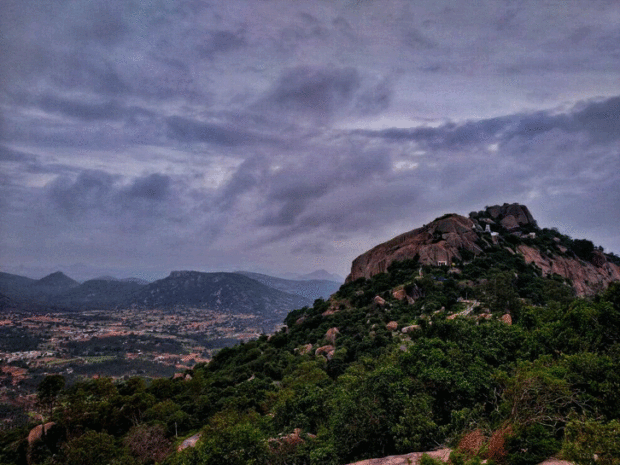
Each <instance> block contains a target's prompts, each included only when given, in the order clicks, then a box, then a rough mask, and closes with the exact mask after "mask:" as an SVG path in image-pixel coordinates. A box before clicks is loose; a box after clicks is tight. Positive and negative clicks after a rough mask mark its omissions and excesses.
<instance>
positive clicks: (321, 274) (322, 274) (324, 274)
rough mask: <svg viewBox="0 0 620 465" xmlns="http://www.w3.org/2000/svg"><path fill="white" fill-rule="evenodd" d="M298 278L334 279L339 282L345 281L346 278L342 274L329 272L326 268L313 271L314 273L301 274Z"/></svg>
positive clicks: (306, 279)
mask: <svg viewBox="0 0 620 465" xmlns="http://www.w3.org/2000/svg"><path fill="white" fill-rule="evenodd" d="M298 279H300V280H305V281H308V280H321V281H334V282H337V283H339V284H342V283H344V278H343V277H342V276H338V275H337V274H332V273H329V272H328V271H326V270H317V271H313V272H312V273H308V274H304V275H301V276H299V278H298Z"/></svg>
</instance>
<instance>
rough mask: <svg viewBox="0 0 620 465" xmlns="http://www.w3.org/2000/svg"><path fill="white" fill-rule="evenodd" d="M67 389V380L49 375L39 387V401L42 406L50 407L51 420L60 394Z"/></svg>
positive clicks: (60, 376) (59, 376)
mask: <svg viewBox="0 0 620 465" xmlns="http://www.w3.org/2000/svg"><path fill="white" fill-rule="evenodd" d="M64 387H65V378H64V377H63V376H62V375H48V376H46V377H45V378H43V381H41V382H40V383H39V386H37V400H38V402H39V404H41V405H42V406H47V407H49V410H50V418H51V416H52V413H53V411H54V405H55V403H56V399H57V398H58V394H60V391H62V389H63V388H64Z"/></svg>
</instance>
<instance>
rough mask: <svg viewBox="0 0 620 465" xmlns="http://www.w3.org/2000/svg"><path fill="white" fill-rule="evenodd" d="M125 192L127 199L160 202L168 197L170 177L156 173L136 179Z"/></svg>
mask: <svg viewBox="0 0 620 465" xmlns="http://www.w3.org/2000/svg"><path fill="white" fill-rule="evenodd" d="M125 192H126V195H127V196H128V197H129V198H139V199H147V200H152V201H154V202H162V201H164V200H167V199H168V198H169V197H170V177H169V176H164V175H162V174H157V173H156V174H151V175H149V176H146V177H143V178H138V179H136V180H135V181H134V183H133V184H132V185H131V186H130V187H129V189H127V190H126V191H125Z"/></svg>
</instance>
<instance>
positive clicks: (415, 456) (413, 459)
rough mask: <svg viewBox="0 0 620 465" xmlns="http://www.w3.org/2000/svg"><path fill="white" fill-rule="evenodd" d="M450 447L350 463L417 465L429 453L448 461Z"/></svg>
mask: <svg viewBox="0 0 620 465" xmlns="http://www.w3.org/2000/svg"><path fill="white" fill-rule="evenodd" d="M450 452H452V451H451V450H450V449H439V450H434V451H431V452H412V453H410V454H405V455H390V456H389V457H382V458H379V459H367V460H362V461H361V462H354V463H350V464H348V465H416V464H418V463H420V459H421V458H422V455H424V454H427V455H429V456H430V457H432V458H434V459H439V460H441V461H443V462H447V461H448V459H449V458H450Z"/></svg>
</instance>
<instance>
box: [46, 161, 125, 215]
mask: <svg viewBox="0 0 620 465" xmlns="http://www.w3.org/2000/svg"><path fill="white" fill-rule="evenodd" d="M115 181H116V178H115V177H114V176H111V175H110V174H108V173H105V172H102V171H86V172H83V173H81V174H80V175H79V176H78V178H77V179H76V180H75V181H73V180H71V179H69V178H66V177H61V178H58V179H57V180H55V181H54V182H53V183H52V184H51V185H50V186H49V188H48V196H49V199H50V200H51V201H52V204H53V205H55V206H56V208H57V209H58V211H60V212H61V213H62V214H64V215H65V216H66V217H68V218H75V217H78V216H82V215H84V214H87V213H91V212H93V210H96V211H99V212H101V211H105V210H108V209H109V207H110V200H111V197H112V194H113V189H114V183H115Z"/></svg>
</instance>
